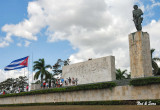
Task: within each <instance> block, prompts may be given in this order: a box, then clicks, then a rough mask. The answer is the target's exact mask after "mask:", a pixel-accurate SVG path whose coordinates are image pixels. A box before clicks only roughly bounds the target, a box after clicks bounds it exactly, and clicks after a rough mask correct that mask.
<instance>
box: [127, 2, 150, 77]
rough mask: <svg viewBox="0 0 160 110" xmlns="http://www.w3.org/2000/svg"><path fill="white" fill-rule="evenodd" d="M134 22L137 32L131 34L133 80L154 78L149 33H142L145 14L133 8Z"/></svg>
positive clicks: (136, 7)
mask: <svg viewBox="0 0 160 110" xmlns="http://www.w3.org/2000/svg"><path fill="white" fill-rule="evenodd" d="M133 8H134V10H133V21H134V24H135V27H136V29H137V32H135V33H131V34H129V51H130V69H131V78H138V77H148V76H152V64H151V53H150V40H149V34H148V33H147V32H142V31H141V30H142V26H141V23H142V21H143V18H142V17H141V15H143V12H142V10H141V9H138V6H137V5H134V6H133Z"/></svg>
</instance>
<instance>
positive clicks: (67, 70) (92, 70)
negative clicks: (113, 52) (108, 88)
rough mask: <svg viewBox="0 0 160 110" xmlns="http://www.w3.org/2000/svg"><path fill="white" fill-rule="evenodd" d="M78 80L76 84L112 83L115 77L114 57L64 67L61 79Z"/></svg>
mask: <svg viewBox="0 0 160 110" xmlns="http://www.w3.org/2000/svg"><path fill="white" fill-rule="evenodd" d="M69 77H70V78H71V79H72V78H74V79H76V78H77V79H78V84H87V83H96V82H104V81H112V80H115V79H116V75H115V57H114V56H107V57H103V58H97V59H93V60H89V61H85V62H81V63H77V64H72V65H68V66H64V67H63V69H62V78H64V80H66V79H67V78H69Z"/></svg>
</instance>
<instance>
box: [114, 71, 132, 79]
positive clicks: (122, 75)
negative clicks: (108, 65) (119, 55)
mask: <svg viewBox="0 0 160 110" xmlns="http://www.w3.org/2000/svg"><path fill="white" fill-rule="evenodd" d="M126 72H127V70H123V71H121V69H116V79H117V80H122V79H126V77H127V79H128V78H130V75H128V74H127V73H126Z"/></svg>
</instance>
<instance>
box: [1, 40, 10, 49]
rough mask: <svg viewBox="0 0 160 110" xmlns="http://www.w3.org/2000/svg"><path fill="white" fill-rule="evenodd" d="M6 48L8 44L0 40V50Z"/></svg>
mask: <svg viewBox="0 0 160 110" xmlns="http://www.w3.org/2000/svg"><path fill="white" fill-rule="evenodd" d="M7 46H9V43H8V42H6V41H1V40H0V48H3V47H7Z"/></svg>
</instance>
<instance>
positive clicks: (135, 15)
mask: <svg viewBox="0 0 160 110" xmlns="http://www.w3.org/2000/svg"><path fill="white" fill-rule="evenodd" d="M133 8H134V10H133V21H134V24H135V27H136V29H137V31H141V30H142V25H141V23H142V21H143V17H141V15H143V12H142V10H141V9H139V8H138V6H137V5H134V6H133Z"/></svg>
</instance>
